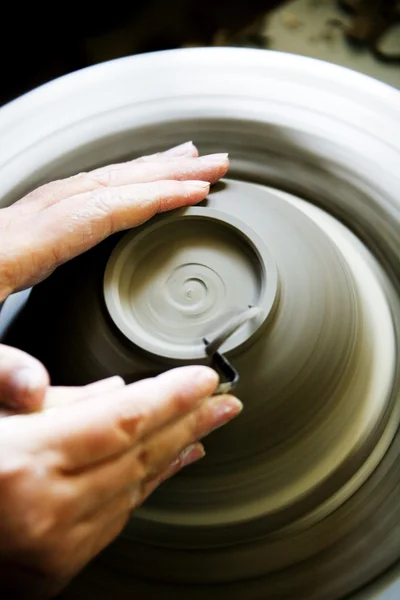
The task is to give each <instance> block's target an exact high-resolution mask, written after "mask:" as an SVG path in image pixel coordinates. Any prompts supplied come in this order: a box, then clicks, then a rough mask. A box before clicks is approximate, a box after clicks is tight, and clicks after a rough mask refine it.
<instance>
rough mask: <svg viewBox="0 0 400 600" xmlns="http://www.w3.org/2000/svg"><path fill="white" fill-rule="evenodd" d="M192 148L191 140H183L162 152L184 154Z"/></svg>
mask: <svg viewBox="0 0 400 600" xmlns="http://www.w3.org/2000/svg"><path fill="white" fill-rule="evenodd" d="M191 148H193V142H184V143H183V144H179V145H178V146H174V147H173V148H170V149H169V150H166V151H165V152H164V154H172V155H174V156H180V155H181V154H186V153H187V152H189V150H191Z"/></svg>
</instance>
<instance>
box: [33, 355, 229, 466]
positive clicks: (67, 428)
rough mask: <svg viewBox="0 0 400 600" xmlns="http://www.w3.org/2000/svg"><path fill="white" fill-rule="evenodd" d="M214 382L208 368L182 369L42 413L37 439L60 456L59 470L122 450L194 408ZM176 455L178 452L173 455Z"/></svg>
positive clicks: (91, 463)
mask: <svg viewBox="0 0 400 600" xmlns="http://www.w3.org/2000/svg"><path fill="white" fill-rule="evenodd" d="M217 385H218V377H217V375H216V373H215V372H214V371H213V370H212V369H209V368H208V367H198V366H193V367H182V368H179V369H173V370H171V371H168V372H167V373H164V374H163V375H160V376H158V377H155V378H152V379H147V380H143V381H139V382H137V383H133V384H131V385H127V386H125V387H124V388H122V389H118V390H115V391H113V392H111V393H108V394H101V395H99V396H96V397H95V398H89V399H88V400H87V401H86V402H84V403H81V402H78V403H75V404H72V405H70V406H66V407H65V408H64V409H62V408H61V409H60V410H58V411H49V412H48V413H43V415H41V420H40V422H39V420H38V422H37V423H36V424H35V432H32V435H33V433H35V438H37V439H38V441H39V443H41V444H43V436H45V437H46V439H47V445H48V447H49V449H53V450H54V451H55V452H57V453H58V454H59V461H60V468H61V470H62V471H63V472H71V471H74V470H76V469H82V468H87V467H88V466H90V465H93V464H96V463H98V462H100V461H104V460H106V459H109V458H111V457H114V456H118V455H119V454H123V453H125V452H127V451H129V450H130V448H131V447H132V446H133V445H134V444H135V443H137V442H138V441H140V440H141V439H142V438H144V437H145V436H147V435H148V434H150V433H151V432H154V431H157V430H159V429H160V428H162V427H164V426H165V425H167V424H169V423H172V422H174V421H175V420H178V419H181V418H182V417H183V416H185V415H186V414H188V413H189V412H190V411H192V410H193V409H194V408H195V407H197V406H198V404H199V403H200V402H201V401H202V400H203V399H204V398H205V397H207V396H209V395H211V394H212V393H213V392H214V390H215V389H216V386H217ZM177 454H178V451H177V452H176V454H175V456H176V455H177Z"/></svg>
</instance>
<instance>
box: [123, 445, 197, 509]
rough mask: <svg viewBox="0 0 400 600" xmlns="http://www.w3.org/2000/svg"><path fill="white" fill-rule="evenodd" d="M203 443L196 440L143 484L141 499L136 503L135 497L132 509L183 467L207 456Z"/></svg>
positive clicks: (137, 506)
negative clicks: (159, 472) (155, 475)
mask: <svg viewBox="0 0 400 600" xmlns="http://www.w3.org/2000/svg"><path fill="white" fill-rule="evenodd" d="M205 454H206V453H205V450H204V446H203V444H200V443H199V442H196V443H194V444H191V445H190V446H188V447H187V448H186V449H185V450H183V451H182V452H181V453H180V455H179V456H178V458H177V459H176V460H174V461H173V462H172V463H171V464H170V465H169V466H168V467H167V468H166V469H165V470H164V471H163V472H162V473H161V475H159V476H158V477H155V478H154V479H150V480H149V481H147V483H145V485H143V486H142V495H141V498H140V499H139V504H136V503H135V498H133V501H132V509H133V510H135V509H136V508H139V506H140V505H141V504H142V503H143V502H144V501H145V500H146V499H147V498H148V497H149V496H150V495H151V494H152V493H153V492H154V490H156V489H157V488H158V487H159V486H160V485H161V484H162V483H164V481H166V480H167V479H171V477H173V476H174V475H177V474H178V473H179V472H180V471H182V469H184V468H185V467H188V466H189V465H192V464H193V463H195V462H197V461H199V460H201V459H202V458H204V456H205Z"/></svg>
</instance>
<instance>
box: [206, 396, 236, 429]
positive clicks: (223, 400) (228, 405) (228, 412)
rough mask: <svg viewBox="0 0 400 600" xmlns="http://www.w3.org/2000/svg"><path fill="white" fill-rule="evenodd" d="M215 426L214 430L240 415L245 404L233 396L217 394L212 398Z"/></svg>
mask: <svg viewBox="0 0 400 600" xmlns="http://www.w3.org/2000/svg"><path fill="white" fill-rule="evenodd" d="M211 403H212V408H211V410H212V415H213V420H214V427H213V429H212V431H214V430H215V429H218V428H219V427H222V425H225V424H226V423H228V422H229V421H231V420H232V419H234V418H235V417H237V416H238V414H239V413H241V412H242V410H243V404H242V403H241V402H240V400H238V399H237V398H234V397H233V396H228V397H226V396H219V397H218V396H216V397H215V398H213V399H212V400H211Z"/></svg>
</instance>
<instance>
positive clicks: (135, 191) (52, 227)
mask: <svg viewBox="0 0 400 600" xmlns="http://www.w3.org/2000/svg"><path fill="white" fill-rule="evenodd" d="M209 187H210V186H209V184H208V183H206V182H204V181H157V182H154V183H145V184H142V183H139V184H132V185H125V186H121V187H118V188H102V189H101V190H95V191H94V192H90V193H87V194H80V195H78V196H74V197H72V198H68V199H67V200H63V201H62V202H59V203H57V204H55V205H53V206H51V207H49V208H48V209H47V210H46V211H42V212H41V213H39V214H38V216H37V219H36V220H35V225H36V226H35V229H34V230H32V231H31V232H30V233H29V234H27V235H26V237H25V239H24V247H22V248H20V252H21V253H24V255H26V252H27V249H28V248H29V256H31V255H32V254H34V256H35V259H36V263H37V264H47V265H48V263H49V256H51V257H54V259H53V260H54V264H53V265H52V268H55V267H56V266H58V265H60V264H62V263H64V262H66V261H68V260H70V259H72V258H74V257H75V256H77V255H78V254H81V253H82V252H85V251H86V250H89V248H92V247H93V246H95V245H96V244H98V243H99V242H100V241H102V240H103V239H105V238H106V237H108V236H109V235H111V234H112V233H115V232H117V231H122V230H124V229H128V228H130V227H136V226H137V225H140V224H142V223H144V222H145V221H147V220H148V219H150V218H151V217H153V216H154V215H156V214H157V213H160V212H165V211H168V210H172V209H175V208H179V207H184V206H190V205H193V204H197V203H198V202H200V201H201V200H203V199H204V198H205V197H206V196H207V194H208V192H209ZM21 262H22V263H23V260H22V259H21ZM25 262H26V261H25ZM31 262H32V261H31ZM23 264H24V263H23ZM29 264H30V263H29ZM28 266H29V265H28ZM22 271H23V269H21V273H20V274H19V276H20V278H23V279H24V280H25V281H26V280H30V279H31V278H32V277H33V276H34V273H26V272H22ZM20 285H21V283H20V281H15V282H14V288H15V289H17V288H19V287H20Z"/></svg>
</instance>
